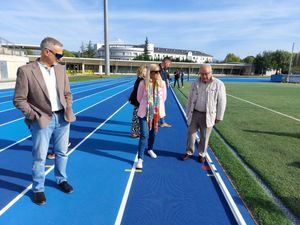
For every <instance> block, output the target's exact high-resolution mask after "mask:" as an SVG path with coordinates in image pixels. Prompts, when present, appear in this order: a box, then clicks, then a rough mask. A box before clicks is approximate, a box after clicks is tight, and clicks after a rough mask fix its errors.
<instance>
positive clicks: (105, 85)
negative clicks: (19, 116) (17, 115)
mask: <svg viewBox="0 0 300 225" xmlns="http://www.w3.org/2000/svg"><path fill="white" fill-rule="evenodd" d="M122 82H125V81H121V82H115V81H108V82H106V83H105V84H104V85H103V86H97V87H95V88H91V89H88V90H80V91H77V92H74V93H72V95H75V94H79V93H82V92H88V91H91V90H95V89H98V88H102V87H107V86H109V85H113V84H119V83H122ZM96 85H99V84H93V85H90V86H88V87H89V88H90V87H94V86H96ZM78 88H83V87H78ZM8 102H12V100H10V101H8ZM0 104H1V103H0ZM14 109H16V107H12V108H8V109H5V110H2V111H0V113H3V112H7V111H10V110H14Z"/></svg>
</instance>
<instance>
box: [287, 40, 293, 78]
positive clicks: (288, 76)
mask: <svg viewBox="0 0 300 225" xmlns="http://www.w3.org/2000/svg"><path fill="white" fill-rule="evenodd" d="M294 47H295V42H293V47H292V54H291V58H290V65H289V72H288V75H287V82H289V81H290V74H291V69H292V63H293V53H294Z"/></svg>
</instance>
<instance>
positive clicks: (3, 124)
mask: <svg viewBox="0 0 300 225" xmlns="http://www.w3.org/2000/svg"><path fill="white" fill-rule="evenodd" d="M126 84H128V83H125V84H121V85H118V86H116V87H111V88H108V89H105V90H102V91H99V92H96V93H94V94H91V95H87V96H84V97H82V98H78V99H75V100H74V101H73V103H74V102H77V101H79V100H82V99H86V98H89V97H92V96H94V95H97V94H100V93H103V92H105V91H109V90H111V89H114V88H118V87H121V86H123V85H126ZM22 119H24V116H23V117H20V118H18V119H15V120H11V121H8V122H6V123H2V124H0V127H2V126H5V125H8V124H11V123H14V122H17V121H19V120H22Z"/></svg>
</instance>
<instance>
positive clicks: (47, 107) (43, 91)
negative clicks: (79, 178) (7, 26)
mask: <svg viewBox="0 0 300 225" xmlns="http://www.w3.org/2000/svg"><path fill="white" fill-rule="evenodd" d="M62 57H63V45H62V44H61V43H60V42H59V41H58V40H56V39H54V38H51V37H47V38H45V39H44V40H43V41H42V42H41V57H40V58H38V59H37V61H35V62H33V63H29V64H27V65H24V66H21V67H20V68H19V69H18V72H17V81H16V87H15V93H14V105H15V106H16V107H17V108H18V109H20V110H21V111H22V112H23V114H24V116H25V122H26V124H27V125H28V127H29V129H30V131H31V136H32V145H33V146H32V156H33V164H32V179H33V185H32V190H33V192H34V202H35V203H36V204H38V205H43V204H45V203H46V197H45V194H44V189H45V187H44V183H45V161H46V156H47V151H48V147H49V142H50V139H51V138H52V140H53V148H54V152H55V155H56V158H55V169H54V173H55V177H56V182H57V184H58V186H59V187H60V189H61V190H62V191H63V192H65V193H71V192H73V187H72V186H71V185H70V184H69V183H68V182H67V174H66V166H67V160H68V155H67V150H68V143H69V132H70V122H73V121H75V119H76V117H75V115H74V113H73V110H72V94H71V91H70V85H69V79H68V76H67V75H66V72H65V67H64V66H62V65H60V64H58V62H59V61H60V60H61V58H62Z"/></svg>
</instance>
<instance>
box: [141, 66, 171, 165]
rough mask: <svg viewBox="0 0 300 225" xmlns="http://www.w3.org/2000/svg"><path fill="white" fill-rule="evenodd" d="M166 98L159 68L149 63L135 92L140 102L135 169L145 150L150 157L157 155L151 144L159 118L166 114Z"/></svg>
mask: <svg viewBox="0 0 300 225" xmlns="http://www.w3.org/2000/svg"><path fill="white" fill-rule="evenodd" d="M166 98H167V88H166V83H165V81H163V80H162V79H161V76H160V68H159V66H158V65H157V64H150V65H149V66H148V69H147V74H146V78H145V79H144V80H143V81H141V82H140V84H139V87H138V92H137V100H138V102H139V103H140V106H139V108H138V113H137V115H138V117H139V125H140V140H139V145H138V162H137V165H136V168H137V169H142V168H143V159H144V152H145V150H147V152H148V154H149V155H150V157H151V158H156V157H157V155H156V154H155V152H154V151H153V145H154V141H155V135H156V133H157V132H158V123H159V119H160V118H161V117H164V116H165V115H166V113H165V101H166Z"/></svg>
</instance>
